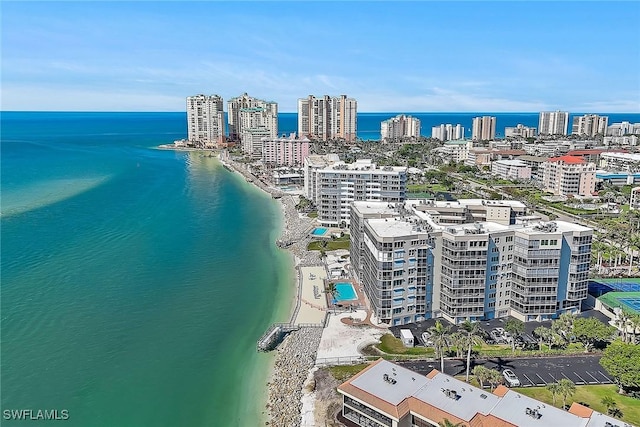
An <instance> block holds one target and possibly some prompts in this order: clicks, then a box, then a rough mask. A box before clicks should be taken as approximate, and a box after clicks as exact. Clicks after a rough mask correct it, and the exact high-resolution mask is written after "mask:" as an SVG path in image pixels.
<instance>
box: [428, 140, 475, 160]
mask: <svg viewBox="0 0 640 427" xmlns="http://www.w3.org/2000/svg"><path fill="white" fill-rule="evenodd" d="M471 148H473V142H472V141H465V140H460V141H447V142H445V143H444V145H443V146H442V147H438V148H436V150H437V152H439V153H440V154H441V155H442V156H443V158H444V159H445V160H448V161H453V162H456V163H459V162H464V161H465V160H467V157H468V156H469V150H470V149H471Z"/></svg>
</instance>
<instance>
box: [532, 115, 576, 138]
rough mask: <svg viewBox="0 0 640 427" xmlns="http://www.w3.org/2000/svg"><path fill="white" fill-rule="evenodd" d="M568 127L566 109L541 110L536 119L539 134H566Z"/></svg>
mask: <svg viewBox="0 0 640 427" xmlns="http://www.w3.org/2000/svg"><path fill="white" fill-rule="evenodd" d="M568 129H569V113H568V112H567V111H543V112H541V113H540V119H539V121H538V133H539V134H540V135H566V134H567V130H568Z"/></svg>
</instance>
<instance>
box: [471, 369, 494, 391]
mask: <svg viewBox="0 0 640 427" xmlns="http://www.w3.org/2000/svg"><path fill="white" fill-rule="evenodd" d="M473 375H475V377H476V379H477V380H478V382H479V383H480V388H484V382H485V381H488V380H489V376H490V375H491V371H490V370H489V369H487V368H485V367H484V366H481V365H478V366H476V367H474V368H473Z"/></svg>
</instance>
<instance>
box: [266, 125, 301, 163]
mask: <svg viewBox="0 0 640 427" xmlns="http://www.w3.org/2000/svg"><path fill="white" fill-rule="evenodd" d="M309 146H310V141H309V139H308V138H296V134H295V133H292V134H290V135H289V137H288V138H287V137H285V136H283V137H282V138H263V139H262V164H263V165H265V166H268V167H281V166H289V167H302V164H303V163H304V159H306V158H307V157H308V156H309Z"/></svg>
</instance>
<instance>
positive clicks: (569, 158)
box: [548, 156, 586, 164]
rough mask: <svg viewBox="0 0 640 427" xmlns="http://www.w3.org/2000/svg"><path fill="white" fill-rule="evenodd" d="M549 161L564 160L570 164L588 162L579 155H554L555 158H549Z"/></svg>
mask: <svg viewBox="0 0 640 427" xmlns="http://www.w3.org/2000/svg"><path fill="white" fill-rule="evenodd" d="M548 161H549V162H563V163H569V164H585V163H586V162H585V161H584V159H583V158H582V157H577V156H560V157H553V158H551V159H549V160H548Z"/></svg>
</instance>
